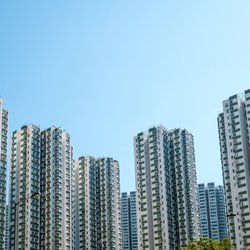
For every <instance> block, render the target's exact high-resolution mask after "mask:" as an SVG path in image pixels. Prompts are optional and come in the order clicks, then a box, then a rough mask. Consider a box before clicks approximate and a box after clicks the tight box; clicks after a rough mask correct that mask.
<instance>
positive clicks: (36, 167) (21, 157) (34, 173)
mask: <svg viewBox="0 0 250 250" xmlns="http://www.w3.org/2000/svg"><path fill="white" fill-rule="evenodd" d="M39 177H40V129H39V128H38V127H36V126H34V125H25V126H23V127H22V128H21V129H20V130H16V131H14V132H13V134H12V142H11V162H10V197H9V204H10V211H9V249H10V250H12V249H14V244H15V246H16V249H33V250H34V249H39V224H40V223H39V216H40V211H39V208H40V206H39V196H38V197H33V198H30V197H31V195H32V194H34V193H38V192H39V191H40V178H39Z"/></svg>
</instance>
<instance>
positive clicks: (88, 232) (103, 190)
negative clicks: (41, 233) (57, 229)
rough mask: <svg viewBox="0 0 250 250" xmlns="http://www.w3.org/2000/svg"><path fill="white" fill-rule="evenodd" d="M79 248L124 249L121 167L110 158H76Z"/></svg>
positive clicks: (76, 222)
mask: <svg viewBox="0 0 250 250" xmlns="http://www.w3.org/2000/svg"><path fill="white" fill-rule="evenodd" d="M74 164H75V201H76V203H75V216H74V221H75V222H74V231H75V233H74V234H75V249H97V250H104V249H110V250H116V249H117V250H120V249H121V243H122V242H121V214H120V209H121V208H120V169H119V163H118V161H116V160H113V159H112V158H110V157H101V158H98V159H95V158H93V157H91V156H83V157H80V158H79V159H78V160H76V161H75V163H74Z"/></svg>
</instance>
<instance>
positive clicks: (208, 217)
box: [198, 182, 228, 240]
mask: <svg viewBox="0 0 250 250" xmlns="http://www.w3.org/2000/svg"><path fill="white" fill-rule="evenodd" d="M198 193H199V207H200V227H201V235H202V237H203V238H204V239H208V238H212V239H215V240H221V239H225V238H227V237H228V234H227V218H226V206H225V198H224V191H223V187H222V186H217V187H216V186H215V185H214V183H213V182H210V183H208V184H207V186H205V184H204V183H202V184H199V185H198Z"/></svg>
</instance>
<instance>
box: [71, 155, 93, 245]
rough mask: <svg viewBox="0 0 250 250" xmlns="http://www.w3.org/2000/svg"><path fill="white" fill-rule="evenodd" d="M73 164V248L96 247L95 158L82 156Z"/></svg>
mask: <svg viewBox="0 0 250 250" xmlns="http://www.w3.org/2000/svg"><path fill="white" fill-rule="evenodd" d="M74 165H75V167H74V168H75V197H76V199H75V223H74V224H75V226H74V230H75V244H74V248H75V249H93V250H95V249H97V228H96V211H97V206H96V165H95V158H94V157H91V156H83V157H80V158H79V159H78V160H76V161H75V162H74Z"/></svg>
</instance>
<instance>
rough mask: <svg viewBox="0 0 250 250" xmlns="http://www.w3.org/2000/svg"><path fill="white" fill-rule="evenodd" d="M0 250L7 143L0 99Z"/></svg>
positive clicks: (3, 219) (4, 119)
mask: <svg viewBox="0 0 250 250" xmlns="http://www.w3.org/2000/svg"><path fill="white" fill-rule="evenodd" d="M0 133H1V134H0V249H1V250H3V249H4V234H5V233H4V226H5V203H6V176H7V141H8V138H7V136H8V112H7V110H5V109H3V101H2V99H1V98H0Z"/></svg>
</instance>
